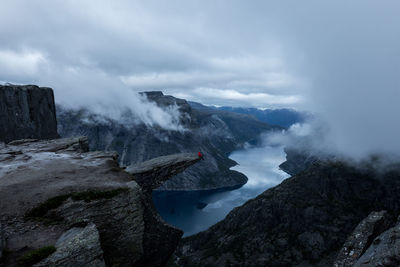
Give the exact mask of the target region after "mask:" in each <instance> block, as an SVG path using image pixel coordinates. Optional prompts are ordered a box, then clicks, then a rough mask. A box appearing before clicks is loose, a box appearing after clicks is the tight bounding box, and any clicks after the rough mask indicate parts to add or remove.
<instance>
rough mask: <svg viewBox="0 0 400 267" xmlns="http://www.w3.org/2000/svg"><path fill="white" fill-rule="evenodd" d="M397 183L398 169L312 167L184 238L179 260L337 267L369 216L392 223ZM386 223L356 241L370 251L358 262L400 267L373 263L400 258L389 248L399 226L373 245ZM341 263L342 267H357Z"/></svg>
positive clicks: (399, 205)
mask: <svg viewBox="0 0 400 267" xmlns="http://www.w3.org/2000/svg"><path fill="white" fill-rule="evenodd" d="M399 178H400V171H399V169H398V168H393V169H390V170H388V171H386V172H383V173H381V172H376V171H374V170H372V169H359V168H355V167H352V166H349V165H347V164H344V163H342V162H338V161H334V162H324V163H321V162H318V163H314V164H313V165H312V166H311V167H310V168H308V169H307V170H305V171H303V172H300V173H299V174H297V175H295V176H293V177H291V178H288V179H286V180H285V181H284V182H283V183H282V184H280V185H278V186H276V187H274V188H271V189H269V190H267V191H265V192H264V193H262V194H261V195H259V196H258V197H256V198H255V199H252V200H249V201H248V202H247V203H245V204H244V205H243V206H241V207H238V208H235V209H234V210H233V211H231V212H230V213H229V214H228V215H227V217H226V218H225V219H224V220H223V221H221V222H219V223H217V224H216V225H214V226H212V227H211V228H210V229H208V230H207V231H204V232H201V233H199V234H196V235H194V236H192V237H188V238H185V239H183V241H182V243H181V245H180V246H179V249H178V251H177V253H176V258H175V261H174V262H175V264H176V265H178V266H207V265H209V266H332V265H333V264H334V262H335V261H336V257H337V255H338V253H339V252H340V251H341V250H342V246H343V244H344V243H345V241H346V240H347V239H348V238H350V239H351V237H349V236H351V233H352V232H353V230H354V229H355V228H356V226H357V225H358V224H359V223H360V222H361V221H362V220H363V219H364V218H366V217H367V216H368V215H369V214H370V213H371V212H373V211H381V210H386V212H387V215H385V216H387V217H388V222H390V220H391V219H390V218H395V217H397V215H398V214H399V211H400V200H399V197H400V179H399ZM371 216H373V215H371ZM376 221H379V220H376ZM380 223H381V224H380V225H381V226H382V227H378V226H377V227H376V228H374V227H369V226H368V227H365V226H362V227H364V228H368V229H372V230H371V231H372V232H374V233H373V234H372V235H370V236H368V235H366V236H364V237H362V238H361V237H360V236H358V237H357V238H359V239H360V240H361V239H363V240H366V241H363V242H364V244H366V245H365V247H369V248H368V249H367V250H366V251H365V252H364V249H363V248H362V249H358V250H359V251H360V250H361V251H363V256H361V257H360V259H359V260H358V262H359V263H360V264H361V263H362V264H364V265H362V266H396V265H390V264H386V265H377V264H376V265H368V264H367V263H368V260H372V258H374V259H378V258H379V259H382V258H384V257H383V256H382V253H386V254H387V256H385V257H386V258H390V255H391V254H396V253H397V255H400V253H399V251H398V250H397V251H395V248H394V247H391V244H393V245H395V244H397V242H399V241H398V237H397V228H396V227H398V226H395V227H394V228H392V229H391V230H388V231H387V232H385V233H383V234H382V235H380V236H381V238H383V240H381V241H376V242H375V241H374V242H372V243H371V239H373V238H375V237H376V236H377V235H378V234H379V232H380V231H382V229H384V230H385V228H386V227H387V225H388V224H387V223H385V222H382V221H381V222H380ZM374 229H377V232H375V230H374ZM379 229H380V230H379ZM378 230H379V231H378ZM393 237H395V238H394V239H393ZM350 242H351V241H350ZM345 246H347V247H349V245H345ZM390 247H391V248H390ZM388 248H390V249H389V250H388V251H385V249H388ZM347 251H348V249H347ZM342 254H343V252H342ZM377 254H379V255H380V256H378V255H377ZM374 255H375V256H374ZM351 256H353V254H352V255H350V257H351ZM359 256H360V254H357V257H359ZM392 256H393V255H392ZM366 258H368V260H367V259H366ZM392 258H393V257H392ZM396 259H397V258H396ZM338 260H339V261H337V262H338V265H337V266H351V265H345V264H341V263H340V257H339V259H338ZM371 262H372V261H371ZM374 262H375V263H376V262H378V260H374ZM365 264H367V265H365ZM360 266H361V265H360Z"/></svg>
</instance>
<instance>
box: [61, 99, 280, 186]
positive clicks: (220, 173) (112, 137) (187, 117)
mask: <svg viewBox="0 0 400 267" xmlns="http://www.w3.org/2000/svg"><path fill="white" fill-rule="evenodd" d="M146 95H147V98H148V99H149V100H150V101H153V102H155V103H157V105H159V106H160V107H166V106H170V105H177V107H178V109H179V111H180V112H181V123H182V125H184V127H185V128H186V129H187V131H183V132H179V131H167V130H164V129H160V128H157V127H147V126H146V125H143V124H135V125H134V127H129V126H126V125H123V124H121V123H120V122H118V121H114V120H109V119H105V118H101V119H98V116H96V115H95V114H91V113H90V112H88V111H85V110H80V111H71V110H63V109H62V108H61V107H57V112H58V123H59V133H60V135H61V136H63V137H69V136H77V135H85V136H88V137H89V145H90V148H91V149H92V150H105V151H117V152H118V154H119V155H120V158H119V162H120V163H121V165H123V166H128V165H131V164H136V163H140V162H142V161H146V160H149V159H151V158H155V157H159V156H165V155H169V154H176V153H187V152H197V151H201V152H202V153H203V154H204V155H205V157H204V161H200V162H198V164H196V165H195V166H193V168H190V169H188V170H186V171H184V172H183V173H181V174H179V175H176V176H174V177H173V178H171V179H169V180H168V181H167V182H165V183H164V184H163V185H162V186H161V187H160V189H161V190H207V189H217V188H225V187H235V186H240V185H243V184H245V183H246V182H247V178H246V176H244V175H243V174H241V173H239V172H236V171H232V170H230V168H231V167H232V166H234V165H236V162H234V161H233V160H230V159H229V158H228V155H229V153H231V152H232V151H233V150H235V149H238V148H239V147H240V146H241V145H242V144H243V143H245V142H247V141H249V140H252V139H255V138H256V137H258V135H259V134H261V133H262V132H265V131H270V130H273V129H277V128H274V127H271V126H269V125H267V124H265V123H262V122H260V121H258V120H256V119H254V118H252V117H250V116H247V115H241V114H234V113H229V112H223V111H201V110H196V109H192V108H191V107H190V105H189V104H188V103H187V102H186V100H183V99H178V98H175V97H172V96H165V95H163V94H162V93H161V92H147V93H146ZM133 119H134V118H132V120H133Z"/></svg>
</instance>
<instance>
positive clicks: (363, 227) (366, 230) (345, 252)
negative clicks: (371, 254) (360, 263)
mask: <svg viewBox="0 0 400 267" xmlns="http://www.w3.org/2000/svg"><path fill="white" fill-rule="evenodd" d="M391 222H392V221H391V218H390V216H389V214H388V213H387V211H380V212H376V211H374V212H371V213H370V214H369V215H368V217H367V218H365V219H364V220H362V221H361V222H360V223H359V224H358V225H357V227H356V229H355V230H354V231H353V233H352V234H351V235H350V236H349V237H348V238H347V240H346V242H345V243H344V245H343V247H342V249H341V250H340V252H339V254H338V256H337V258H336V261H335V263H334V264H333V266H335V267H350V266H353V265H354V264H355V263H356V262H357V260H358V259H359V258H360V257H361V256H362V255H363V253H364V252H365V251H366V250H367V248H368V247H369V246H370V245H371V243H372V241H373V240H374V238H375V237H377V236H378V235H380V234H381V233H382V232H383V231H385V230H387V229H388V228H389V226H390V224H391Z"/></svg>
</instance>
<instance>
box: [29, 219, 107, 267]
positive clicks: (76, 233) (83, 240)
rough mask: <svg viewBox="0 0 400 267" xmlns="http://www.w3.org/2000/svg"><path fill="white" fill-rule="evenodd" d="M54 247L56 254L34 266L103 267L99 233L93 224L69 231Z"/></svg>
mask: <svg viewBox="0 0 400 267" xmlns="http://www.w3.org/2000/svg"><path fill="white" fill-rule="evenodd" d="M55 247H56V249H57V250H56V252H54V253H53V254H51V255H50V256H49V257H47V258H46V259H44V260H42V261H41V262H39V263H37V264H35V265H34V266H35V267H46V266H60V267H61V266H65V267H68V266H76V267H80V266H82V267H85V266H88V267H101V266H105V263H104V259H103V250H102V249H101V244H100V237H99V232H98V231H97V228H96V225H94V224H93V223H91V224H89V225H87V226H86V227H73V228H71V229H69V230H68V231H66V232H65V233H64V234H63V235H62V236H61V237H60V238H59V239H58V240H57V242H56V244H55Z"/></svg>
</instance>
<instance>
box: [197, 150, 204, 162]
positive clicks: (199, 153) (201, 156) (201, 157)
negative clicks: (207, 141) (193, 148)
mask: <svg viewBox="0 0 400 267" xmlns="http://www.w3.org/2000/svg"><path fill="white" fill-rule="evenodd" d="M197 155H198V156H199V158H200V159H202V160H204V155H203V154H202V153H201V152H200V151H199V152H198V153H197Z"/></svg>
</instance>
